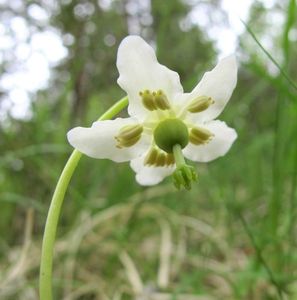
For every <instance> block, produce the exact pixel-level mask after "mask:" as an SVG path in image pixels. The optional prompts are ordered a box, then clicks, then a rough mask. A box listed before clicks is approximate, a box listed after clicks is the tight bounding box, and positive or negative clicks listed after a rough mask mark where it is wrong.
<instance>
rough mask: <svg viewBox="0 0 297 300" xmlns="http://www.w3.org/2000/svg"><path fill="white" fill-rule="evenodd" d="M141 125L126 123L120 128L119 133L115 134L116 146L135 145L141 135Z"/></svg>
mask: <svg viewBox="0 0 297 300" xmlns="http://www.w3.org/2000/svg"><path fill="white" fill-rule="evenodd" d="M142 132H143V127H142V126H141V125H138V124H136V125H127V126H124V127H122V128H121V129H120V131H119V134H118V135H117V136H115V139H116V141H117V145H116V146H117V148H124V147H131V146H133V145H135V144H136V143H137V142H138V141H139V140H140V137H141V134H142Z"/></svg>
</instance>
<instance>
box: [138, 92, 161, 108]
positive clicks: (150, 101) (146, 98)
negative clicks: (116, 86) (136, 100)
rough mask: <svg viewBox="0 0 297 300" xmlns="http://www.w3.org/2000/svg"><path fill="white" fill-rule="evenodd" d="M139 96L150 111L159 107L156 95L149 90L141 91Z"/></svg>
mask: <svg viewBox="0 0 297 300" xmlns="http://www.w3.org/2000/svg"><path fill="white" fill-rule="evenodd" d="M139 96H140V97H141V100H142V104H143V106H144V107H145V108H147V109H148V110H150V111H153V110H156V109H157V106H156V104H155V99H154V95H153V93H151V92H150V91H149V90H145V91H143V92H139Z"/></svg>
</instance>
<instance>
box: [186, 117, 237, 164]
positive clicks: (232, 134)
mask: <svg viewBox="0 0 297 300" xmlns="http://www.w3.org/2000/svg"><path fill="white" fill-rule="evenodd" d="M200 126H201V127H204V128H206V129H208V130H210V131H211V132H212V133H213V134H214V137H213V139H212V140H211V141H210V142H209V143H208V144H206V145H198V146H197V145H193V144H191V143H189V144H188V145H187V146H186V148H185V149H184V150H183V153H184V155H185V157H186V158H188V159H190V160H193V161H200V162H208V161H211V160H214V159H216V158H218V157H220V156H223V155H225V154H226V153H227V152H228V150H229V149H230V147H231V146H232V144H233V142H234V141H235V140H236V138H237V133H236V131H235V130H234V129H233V128H230V127H228V126H227V125H226V123H225V122H222V121H218V120H216V121H211V122H208V123H205V124H203V125H200Z"/></svg>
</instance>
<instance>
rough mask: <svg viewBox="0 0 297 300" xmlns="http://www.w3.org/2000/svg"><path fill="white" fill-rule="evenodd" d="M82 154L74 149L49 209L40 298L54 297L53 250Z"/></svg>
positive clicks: (109, 112)
mask: <svg viewBox="0 0 297 300" xmlns="http://www.w3.org/2000/svg"><path fill="white" fill-rule="evenodd" d="M127 105H128V98H127V97H124V98H122V99H121V100H119V101H118V102H117V103H116V104H114V105H113V106H112V107H111V108H110V109H108V110H107V111H106V112H105V113H104V114H103V115H102V116H101V117H100V118H99V119H98V120H109V119H111V118H112V117H114V116H115V115H116V114H118V113H119V112H120V111H121V110H123V109H124V108H125V107H126V106H127ZM81 156H82V153H80V152H79V151H77V150H74V151H73V152H72V154H71V156H70V157H69V159H68V161H67V163H66V165H65V167H64V169H63V171H62V174H61V176H60V178H59V180H58V183H57V186H56V189H55V192H54V194H53V198H52V201H51V204H50V208H49V211H48V215H47V219H46V224H45V229H44V235H43V242H42V250H41V262H40V277H39V295H40V300H51V299H52V268H53V252H54V243H55V238H56V232H57V225H58V221H59V217H60V212H61V207H62V204H63V200H64V196H65V193H66V190H67V187H68V185H69V182H70V179H71V177H72V175H73V173H74V171H75V169H76V166H77V164H78V162H79V160H80V158H81Z"/></svg>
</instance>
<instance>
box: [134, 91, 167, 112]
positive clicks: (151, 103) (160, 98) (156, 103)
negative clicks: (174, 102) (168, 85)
mask: <svg viewBox="0 0 297 300" xmlns="http://www.w3.org/2000/svg"><path fill="white" fill-rule="evenodd" d="M139 96H140V97H141V101H142V104H143V106H144V107H145V108H146V109H148V110H150V111H154V110H158V109H160V110H167V109H169V108H170V104H169V101H168V98H167V96H166V95H165V94H164V93H163V91H162V90H158V91H157V92H151V91H150V90H144V91H143V92H139Z"/></svg>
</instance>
